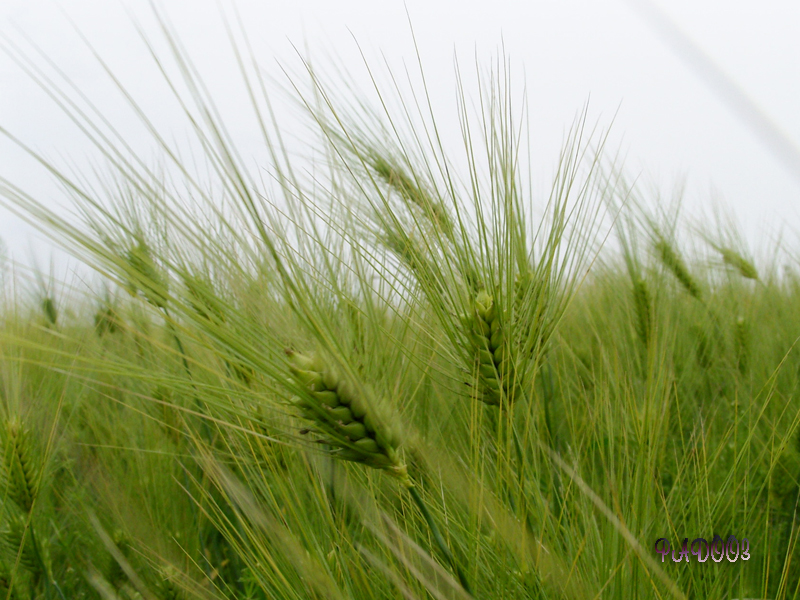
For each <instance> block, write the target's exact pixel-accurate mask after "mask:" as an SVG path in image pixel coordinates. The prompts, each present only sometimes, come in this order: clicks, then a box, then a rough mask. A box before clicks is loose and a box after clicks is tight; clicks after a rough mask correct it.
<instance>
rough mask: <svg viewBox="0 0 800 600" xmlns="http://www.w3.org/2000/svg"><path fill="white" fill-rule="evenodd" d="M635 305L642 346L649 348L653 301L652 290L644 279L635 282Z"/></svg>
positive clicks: (637, 279)
mask: <svg viewBox="0 0 800 600" xmlns="http://www.w3.org/2000/svg"><path fill="white" fill-rule="evenodd" d="M633 303H634V306H635V307H636V318H637V325H638V328H637V332H638V333H639V339H640V340H642V344H644V345H645V346H647V343H648V341H649V340H650V336H651V330H652V318H653V317H652V307H653V303H652V299H651V297H650V290H649V289H648V287H647V283H646V282H645V280H644V279H641V278H639V277H637V278H636V279H634V281H633Z"/></svg>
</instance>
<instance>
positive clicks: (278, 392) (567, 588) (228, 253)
mask: <svg viewBox="0 0 800 600" xmlns="http://www.w3.org/2000/svg"><path fill="white" fill-rule="evenodd" d="M167 35H168V34H167ZM238 51H239V52H240V53H239V54H237V56H238V57H239V59H240V61H241V62H240V64H239V65H238V67H239V68H241V72H242V78H243V80H244V81H245V83H246V87H247V90H248V92H249V93H250V94H251V100H252V107H253V114H254V119H255V120H254V123H255V124H256V125H257V131H258V133H259V135H261V136H262V137H263V145H264V148H266V149H267V150H268V153H269V156H270V160H269V162H268V164H259V165H257V166H253V165H252V164H251V161H250V160H249V159H248V158H247V157H243V156H241V155H240V154H239V152H238V151H237V145H236V140H235V139H234V138H233V137H232V136H231V135H230V134H229V132H228V131H227V130H226V127H225V116H224V115H220V114H218V113H217V111H216V110H215V105H214V102H213V98H211V97H209V96H208V95H207V93H206V88H205V87H204V85H203V82H202V81H200V79H199V78H198V76H197V74H196V72H195V70H194V69H193V67H192V63H191V60H190V57H187V56H185V55H184V54H183V53H182V51H181V48H180V45H179V44H177V43H176V44H174V45H173V53H172V54H171V55H170V56H162V57H160V58H159V60H162V61H164V62H165V63H166V62H169V63H170V64H171V65H172V66H173V67H177V69H178V72H179V73H180V75H179V76H178V77H179V79H178V80H175V84H176V85H175V86H174V88H173V90H174V93H175V94H176V96H177V98H178V99H180V100H181V102H182V103H183V107H184V109H185V117H186V122H185V129H186V131H187V132H188V133H189V134H190V135H192V136H194V140H195V142H196V143H197V145H198V146H197V147H199V148H201V149H202V153H201V155H200V156H196V157H191V158H189V157H187V156H185V155H183V154H181V152H180V151H178V150H177V149H176V148H175V146H173V142H172V141H171V138H170V136H169V135H167V134H164V135H162V134H161V133H160V132H159V131H158V129H157V128H155V127H154V128H153V129H152V130H151V133H152V150H151V151H150V152H148V153H146V154H141V153H137V152H136V151H135V150H134V149H133V148H132V147H130V146H128V145H126V143H125V139H124V138H123V137H122V136H118V135H117V133H118V132H117V130H116V129H114V124H113V123H112V122H108V121H106V120H104V119H103V118H102V117H101V116H100V115H99V114H98V113H95V112H93V111H91V110H85V109H84V108H81V106H82V105H81V104H80V102H81V101H85V97H82V96H81V94H80V90H78V89H76V88H71V87H70V86H69V85H68V84H66V83H63V82H62V81H59V80H55V79H51V78H48V77H46V76H45V75H44V73H43V72H41V71H39V70H38V68H37V64H40V63H37V62H36V60H37V59H34V58H31V57H29V56H26V55H24V54H19V55H17V56H18V60H19V63H20V64H21V65H22V66H23V68H25V69H26V70H27V72H28V73H29V74H30V75H31V77H33V78H34V79H35V80H37V81H38V82H39V84H40V85H41V86H42V87H43V88H44V89H45V90H46V91H48V92H49V93H51V94H52V96H53V98H54V99H55V101H56V102H57V103H58V104H59V105H60V106H61V108H62V109H63V111H64V114H65V117H66V118H67V119H69V120H71V121H72V122H73V123H74V124H76V125H78V126H79V127H80V128H81V129H82V131H83V132H84V134H85V135H86V136H87V137H88V139H89V140H91V141H92V143H93V144H94V146H95V149H96V153H97V161H98V165H103V166H102V168H98V169H97V171H96V172H94V173H74V172H72V171H71V170H70V169H68V168H66V167H63V166H61V165H59V164H58V163H56V162H53V161H51V160H50V159H48V158H47V157H44V156H40V155H38V154H37V151H36V150H35V149H34V148H29V147H27V146H26V145H25V140H15V141H16V143H17V144H18V148H19V151H20V152H27V153H29V154H30V155H32V156H33V157H34V158H36V159H37V160H40V162H41V164H42V166H43V167H44V168H45V169H46V170H47V171H48V172H49V175H50V177H52V178H54V179H55V180H56V181H57V182H58V183H59V184H60V187H61V189H62V191H63V195H64V198H65V199H67V200H69V202H70V203H71V206H72V207H73V208H74V210H73V211H72V216H71V217H65V216H64V214H62V213H60V212H56V211H55V210H54V209H52V208H50V207H49V205H48V204H47V202H46V201H45V200H46V199H44V198H37V197H35V195H32V194H30V193H29V192H28V191H27V190H26V189H25V187H24V186H21V185H20V184H19V183H18V182H12V181H6V180H4V181H0V198H2V203H3V206H5V207H7V208H9V209H11V210H12V211H14V212H15V213H16V214H18V215H20V216H22V217H23V218H25V219H27V220H28V221H29V222H31V223H33V224H34V225H36V226H37V227H39V228H40V229H41V230H42V231H44V232H45V233H46V234H47V235H48V236H50V237H51V238H52V239H53V240H55V241H56V242H58V243H59V244H60V245H62V246H63V247H64V248H65V249H66V250H67V251H69V252H70V253H72V255H73V256H75V257H76V258H77V259H78V260H80V261H82V262H83V263H85V264H86V265H89V266H90V267H91V268H92V269H93V273H94V274H93V275H92V276H91V277H89V278H75V277H72V278H71V277H68V276H65V277H54V276H52V275H48V274H47V273H45V272H31V271H28V270H25V269H22V268H19V269H8V270H6V277H5V279H4V285H5V289H4V302H3V305H2V311H1V312H0V320H1V321H2V325H1V326H0V434H1V437H0V439H1V440H2V463H0V464H1V465H2V470H0V473H1V475H0V490H2V494H1V495H0V498H1V500H0V502H1V505H0V523H2V527H1V530H0V542H1V543H0V594H2V597H3V598H7V599H13V598H17V599H23V598H24V599H29V598H30V599H32V598H48V599H63V600H66V599H79V598H101V599H112V598H125V599H128V598H130V599H133V598H137V599H138V598H142V599H147V600H150V599H159V600H162V599H163V600H167V599H177V598H187V599H188V598H203V599H205V598H208V599H222V598H230V599H234V598H235V599H298V600H299V599H309V598H313V599H322V598H330V599H351V598H352V599H398V600H399V599H406V600H414V599H419V600H424V599H427V598H432V599H436V600H440V599H468V598H476V599H490V598H492V599H516V598H536V599H539V598H541V599H545V598H547V599H586V600H591V599H601V598H602V599H620V600H621V599H626V600H627V599H633V598H715V599H716V598H718V599H734V598H739V599H743V598H770V599H778V598H780V599H784V598H796V597H798V593H800V551H798V544H797V542H798V534H799V533H800V527H799V525H800V523H799V522H798V519H797V517H798V515H797V512H798V511H797V509H798V501H800V486H799V485H798V477H800V432H798V424H800V395H799V394H798V385H800V356H798V350H797V349H796V348H795V345H796V344H797V340H798V336H800V272H799V271H798V270H797V258H796V256H795V255H793V254H792V252H791V251H790V250H789V249H787V248H785V247H783V246H781V245H779V244H778V245H776V247H775V248H774V249H773V250H772V251H770V252H768V253H766V254H765V255H764V256H760V257H759V259H758V260H756V256H755V254H754V252H753V250H751V249H748V248H747V247H746V244H745V242H744V241H743V236H742V235H741V233H740V232H739V230H738V229H737V226H736V224H735V223H733V222H732V221H731V220H729V219H727V218H726V217H725V214H726V213H725V212H724V210H723V211H720V212H719V213H717V214H716V216H715V217H709V218H707V219H705V220H702V221H698V220H695V219H691V218H689V217H687V216H686V215H685V214H684V213H683V212H682V211H681V204H680V197H679V196H676V199H675V200H670V201H666V200H664V197H663V196H662V195H660V194H658V193H656V192H653V191H652V190H648V189H647V188H646V186H643V185H641V184H640V183H639V182H637V181H634V180H632V179H631V178H630V176H629V175H628V174H626V170H625V166H624V164H621V161H619V160H617V157H616V155H615V153H614V152H612V151H610V149H608V148H607V147H606V144H605V142H606V139H607V138H606V130H604V129H603V128H602V127H600V126H596V125H595V124H594V123H593V122H592V121H591V120H590V119H589V117H588V112H587V111H586V110H583V111H581V112H579V113H578V116H577V118H576V120H575V122H574V124H573V125H572V127H571V129H570V130H569V131H568V132H567V134H566V136H565V140H564V147H563V151H562V153H561V155H560V156H559V157H557V159H558V160H557V162H556V165H557V168H556V170H555V172H554V173H553V176H552V178H551V180H550V181H548V182H545V184H546V188H547V189H548V193H547V194H545V195H544V196H542V195H541V194H537V193H536V191H535V190H536V188H537V185H539V184H540V183H541V182H536V185H535V184H534V183H533V182H532V181H531V165H530V164H529V160H528V159H529V155H528V152H527V150H526V148H527V145H528V144H529V142H530V141H529V140H528V138H527V133H526V129H525V126H524V123H525V117H524V106H525V102H524V98H522V99H519V98H516V97H514V95H513V94H512V93H511V90H512V85H511V83H510V82H509V80H508V79H507V78H506V77H505V75H504V73H505V71H504V69H503V62H502V60H501V61H500V62H499V63H498V62H497V61H496V62H495V63H490V64H494V65H495V67H494V68H484V67H482V66H478V67H477V69H478V73H479V75H480V76H479V77H478V80H479V81H480V82H481V84H480V86H479V88H478V89H476V90H470V89H467V88H466V86H460V87H459V88H458V90H456V95H455V97H456V101H455V102H454V106H453V110H454V111H455V113H456V114H457V116H458V122H459V124H460V134H461V138H460V139H457V140H455V147H456V148H458V152H456V153H453V152H450V151H449V149H450V148H452V147H453V144H454V140H449V139H448V140H445V139H442V137H441V134H440V130H439V129H438V128H437V117H436V115H434V114H432V113H431V112H430V111H429V110H428V106H427V105H426V103H425V90H424V89H415V90H414V92H415V94H414V95H403V94H402V93H401V92H400V91H399V88H393V87H392V86H388V87H383V88H381V87H379V90H378V95H377V97H378V98H379V99H380V100H381V101H382V100H385V102H381V101H377V102H374V103H369V102H367V101H366V100H364V101H362V96H360V95H359V92H358V91H357V90H354V89H352V88H351V87H349V86H347V85H344V84H342V82H339V81H337V79H336V76H334V75H330V74H327V75H326V76H322V75H320V74H319V73H318V72H317V71H316V70H315V69H314V68H313V66H312V64H311V63H306V70H305V72H303V73H301V74H294V75H293V76H292V78H291V80H290V81H291V83H290V84H289V85H285V88H284V90H283V92H282V93H285V94H288V95H289V97H290V98H291V99H292V101H293V102H294V106H295V108H296V109H297V110H299V111H300V112H302V113H303V114H304V115H305V118H306V123H307V125H308V129H307V136H308V137H307V139H306V140H304V143H305V144H307V145H308V148H309V149H308V152H307V154H306V155H305V156H297V154H296V153H294V152H292V151H290V150H288V149H287V147H288V146H287V141H286V139H285V138H284V137H283V133H282V131H281V130H280V127H279V120H278V119H276V118H274V115H273V113H272V112H271V109H272V104H271V102H270V94H272V93H273V92H272V89H271V87H270V86H271V82H269V81H265V80H264V79H263V78H261V77H260V76H259V74H258V73H259V72H258V71H257V70H254V69H251V68H250V66H249V64H250V63H249V61H250V57H249V56H248V54H247V48H246V46H242V47H238ZM498 64H499V68H498ZM170 72H172V71H170ZM173 77H174V76H173ZM377 81H378V79H377V78H376V86H378V85H379V84H378V83H377ZM390 81H391V79H390ZM373 91H374V90H373ZM140 117H141V119H142V120H143V122H144V123H147V120H146V119H147V116H146V115H145V114H141V115H140ZM0 131H1V132H2V133H3V135H5V136H6V137H9V136H10V135H11V134H10V133H8V132H7V131H6V130H4V129H3V130H0ZM154 155H156V156H157V157H158V158H157V160H155V161H154V160H153V156H154ZM24 290H28V292H30V290H34V292H32V293H27V292H26V293H23V291H24ZM717 536H718V537H719V538H720V542H721V543H723V546H722V547H723V550H724V551H725V552H724V553H723V554H724V559H723V558H721V557H722V556H723V555H721V554H719V555H712V557H711V558H713V560H708V553H706V554H705V557H706V558H705V560H703V553H704V552H706V550H705V549H703V545H702V543H700V542H697V539H698V538H703V539H704V540H705V541H706V546H708V545H713V543H714V540H715V539H716V537H717ZM731 536H734V537H735V541H736V545H735V555H734V545H733V543H732V541H731V540H732V538H731ZM665 540H666V541H665ZM684 540H687V541H688V542H689V545H688V546H686V545H685V544H686V542H684ZM745 540H746V542H745ZM694 542H697V544H696V546H697V550H698V551H697V552H695V543H694ZM667 544H669V547H670V551H669V552H667V551H665V548H666V545H667ZM745 544H746V549H745ZM714 548H715V549H717V550H718V547H717V546H716V545H715V546H714ZM676 551H677V552H676ZM745 557H746V558H745ZM717 558H719V560H717Z"/></svg>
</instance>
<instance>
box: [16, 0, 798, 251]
mask: <svg viewBox="0 0 800 600" xmlns="http://www.w3.org/2000/svg"><path fill="white" fill-rule="evenodd" d="M156 4H157V6H158V7H159V10H161V11H163V14H164V15H165V16H166V17H167V18H168V19H169V21H170V23H171V25H172V27H173V28H174V30H175V32H176V33H177V35H178V37H179V38H180V40H181V42H182V43H183V44H184V46H185V50H186V52H187V54H188V55H189V56H191V57H192V59H193V61H194V63H195V66H196V67H197V68H198V70H199V71H200V72H201V74H202V76H203V78H204V80H205V82H206V83H207V85H208V88H209V91H210V93H211V96H212V97H213V98H214V100H215V102H216V104H217V107H218V109H219V111H220V113H221V114H222V115H223V118H224V119H225V121H226V123H227V125H228V127H229V128H230V131H231V134H232V136H233V138H234V140H235V141H236V144H237V147H238V148H239V150H240V152H241V154H242V156H244V157H248V158H252V161H253V165H255V168H256V169H258V168H259V165H261V164H265V161H266V151H265V148H264V147H263V142H262V139H261V138H260V136H259V135H258V133H257V132H255V131H254V130H253V126H252V119H251V118H250V116H249V115H250V113H249V112H248V101H247V98H246V95H245V93H244V87H243V86H242V84H241V79H240V77H239V72H238V69H237V66H236V61H235V57H234V54H233V53H232V51H231V43H230V39H229V34H228V32H227V31H226V23H230V24H232V25H231V27H232V28H233V30H234V31H235V33H233V37H234V38H235V39H236V40H237V41H239V42H241V41H242V39H243V37H242V36H241V34H240V33H236V32H238V30H239V27H240V26H241V28H242V29H243V30H244V31H245V32H246V34H247V36H248V38H249V42H250V44H251V45H252V51H253V54H254V56H255V57H256V58H257V60H258V61H259V63H260V66H261V68H262V71H263V73H264V75H265V77H266V78H267V80H268V83H269V84H270V85H271V86H272V85H274V89H275V90H276V93H275V95H274V101H275V103H276V106H278V107H279V108H280V107H284V108H286V112H285V113H281V114H286V115H291V114H292V108H291V106H290V103H289V102H288V101H287V100H286V96H285V94H283V93H280V92H277V90H278V89H279V87H287V84H288V79H287V73H288V76H289V77H292V78H294V79H295V80H302V78H303V75H302V64H301V62H300V61H299V58H298V57H299V56H300V55H302V56H305V57H310V59H311V60H312V61H313V63H314V65H315V68H316V69H317V70H318V71H319V72H320V73H322V74H323V75H324V76H325V77H326V78H327V79H328V80H329V81H336V80H337V77H338V75H337V71H336V69H338V68H343V69H346V70H347V71H348V73H349V74H350V78H349V79H348V80H347V85H353V86H355V87H356V88H357V89H363V90H365V92H364V95H365V96H369V93H370V92H371V89H370V85H371V84H370V80H369V72H368V70H367V68H366V67H365V62H366V63H368V64H369V65H370V66H371V67H372V68H373V69H375V70H376V71H379V72H380V73H382V74H383V80H384V81H386V80H387V77H386V76H385V73H386V71H385V68H384V64H386V65H388V66H389V67H390V68H391V69H392V72H394V73H395V74H397V75H398V76H399V77H400V78H401V79H402V76H403V74H404V72H405V70H406V69H408V71H409V72H410V73H412V74H413V73H417V72H418V71H419V66H420V65H421V66H422V68H423V70H424V73H425V77H426V81H427V86H428V93H429V95H430V97H431V100H432V104H433V108H434V111H435V113H436V116H437V120H439V122H440V123H441V125H442V132H443V135H444V137H445V140H446V143H447V144H448V145H451V146H452V148H453V151H454V152H456V153H457V152H458V150H459V148H460V147H461V146H460V144H461V140H460V135H459V132H458V122H457V119H456V83H457V79H456V75H455V71H456V65H458V67H459V68H460V69H461V71H462V72H464V73H466V74H467V76H466V77H465V87H466V88H467V92H468V93H473V92H474V90H475V89H477V88H476V85H477V84H476V83H475V81H474V73H475V65H476V64H477V65H479V66H480V67H481V68H483V69H486V70H488V69H489V68H491V67H492V65H493V64H494V65H497V63H498V61H499V62H500V64H502V61H503V56H505V58H506V59H507V60H508V61H509V63H510V65H511V66H510V70H511V76H512V79H513V81H514V82H515V86H516V89H517V91H518V92H519V94H520V97H521V92H522V90H523V89H524V90H525V91H526V93H527V103H528V105H527V111H528V119H529V123H528V125H529V128H530V132H531V138H532V148H531V163H532V174H533V181H534V188H536V189H540V190H541V193H542V195H543V196H544V197H546V191H547V188H548V187H549V183H550V179H551V177H552V174H553V173H554V171H555V165H556V161H557V159H558V153H559V150H560V148H561V145H562V142H563V139H564V135H565V131H566V129H567V128H568V127H569V126H570V125H572V124H573V122H574V121H575V118H576V116H577V115H578V114H579V113H580V111H581V109H582V108H583V107H584V106H585V105H587V103H588V120H589V123H590V124H592V125H593V124H595V123H596V124H598V125H599V126H600V127H610V135H609V138H608V142H607V148H608V149H609V151H610V152H611V154H618V155H619V157H620V160H622V161H623V163H624V166H625V169H626V172H627V174H628V177H629V178H630V179H637V180H638V181H639V182H641V184H642V185H643V186H644V189H646V190H653V194H655V193H656V192H657V193H658V194H660V195H663V196H664V198H670V197H672V196H673V195H674V194H675V193H676V190H683V192H682V193H683V198H684V200H683V201H684V207H685V210H686V212H687V214H689V215H692V216H693V217H694V218H697V219H702V218H703V214H704V213H707V212H708V211H710V210H711V209H712V208H713V206H714V205H715V203H716V204H718V205H721V206H723V207H725V208H726V209H727V210H730V211H731V214H732V215H733V216H734V217H735V218H736V220H737V221H738V222H739V224H740V225H741V228H742V230H743V232H744V234H745V236H746V239H747V241H748V243H749V246H750V249H751V251H753V252H754V253H755V254H756V255H758V254H761V253H763V252H769V248H770V246H773V245H774V244H776V243H777V242H778V240H779V239H783V240H784V241H785V242H787V243H792V244H794V243H796V242H795V240H796V238H797V234H798V232H800V210H798V206H800V203H798V200H800V159H798V156H800V154H798V150H797V147H798V145H800V111H798V110H797V107H798V106H800V3H798V2H790V1H777V0H775V1H764V2H760V3H752V2H745V1H739V0H727V1H725V2H722V1H717V0H714V1H711V0H691V1H689V0H672V1H671V2H669V3H667V2H664V1H663V0H661V1H660V2H654V3H650V2H640V1H638V0H630V1H628V0H591V1H590V0H550V1H547V0H545V1H534V2H511V1H495V2H491V3H490V2H486V1H483V2H471V1H466V0H460V1H458V2H455V1H452V2H451V1H445V0H406V1H405V2H401V1H394V0H381V1H375V0H372V1H366V0H337V1H334V2H331V1H330V0H325V1H322V0H295V1H293V2H271V1H264V0H258V1H255V0H239V1H238V2H235V3H234V2H231V1H228V0H223V1H222V2H218V1H217V0H157V2H156ZM237 20H238V21H239V22H240V25H237ZM140 31H141V32H143V34H144V35H145V36H147V37H149V38H150V39H151V42H152V44H153V47H154V49H155V51H156V54H157V55H159V56H166V55H167V54H168V48H167V46H166V44H165V42H164V39H163V37H162V36H160V35H159V33H158V24H157V22H156V20H155V19H154V17H153V10H152V7H151V6H150V3H149V2H146V1H144V0H136V1H134V0H120V1H119V2H107V1H101V0H62V1H57V0H3V1H2V2H0V39H2V40H3V46H4V47H5V48H6V49H7V50H8V49H9V48H18V49H21V50H22V52H23V53H25V54H26V55H28V56H32V57H34V62H35V63H36V64H39V65H45V64H46V63H47V61H53V64H54V65H55V66H57V67H58V68H59V69H61V70H62V71H63V73H64V75H65V76H66V78H68V80H69V81H70V82H72V83H74V84H75V86H76V90H77V91H79V92H80V93H82V94H85V95H86V97H87V98H89V99H90V100H91V102H92V103H93V104H94V105H95V106H96V107H97V108H98V109H99V110H100V111H101V112H102V113H103V114H104V115H105V116H106V117H107V118H108V119H109V120H110V121H111V122H112V123H113V124H114V125H115V127H117V128H118V129H119V130H120V132H121V133H122V134H123V135H124V136H125V138H126V140H127V141H128V142H129V143H130V144H131V146H132V147H133V148H135V149H136V150H137V151H138V152H140V153H141V155H142V156H144V157H145V158H146V157H148V156H151V155H152V156H153V157H154V159H155V157H156V154H157V153H156V150H155V144H154V143H153V141H152V138H151V137H150V136H149V135H148V133H147V132H146V130H145V128H144V127H143V126H142V125H141V123H140V121H138V120H137V118H136V117H135V115H134V114H133V112H132V111H131V109H130V107H129V106H128V105H127V103H126V101H125V99H124V98H123V97H122V95H121V94H120V93H119V90H117V89H116V88H115V86H114V84H113V82H112V81H111V80H110V79H109V77H108V75H107V74H106V73H105V72H104V68H103V65H101V64H100V62H99V61H98V58H97V57H100V58H101V59H102V61H104V64H105V66H107V68H108V69H109V70H110V71H111V72H113V73H114V75H115V76H116V77H118V79H119V82H120V84H121V85H123V86H125V88H127V89H128V90H129V91H130V92H131V94H132V96H133V97H134V99H135V100H136V101H137V102H138V103H139V104H140V105H141V107H142V108H143V109H144V111H145V112H146V113H147V115H148V117H149V118H151V119H152V121H153V123H154V125H155V126H156V127H157V128H158V130H159V131H160V132H161V133H162V134H163V135H165V137H167V138H171V139H176V140H181V139H185V138H188V137H189V133H188V126H187V123H186V121H185V120H184V119H182V117H181V113H180V107H179V106H178V105H177V103H176V102H175V101H174V100H173V99H171V98H170V95H169V90H168V88H167V86H166V85H165V83H164V79H163V77H162V76H161V75H160V74H159V72H158V68H157V65H156V63H155V62H154V60H153V59H152V57H151V55H150V53H149V51H148V48H147V46H146V44H145V43H144V42H143V39H142V33H140ZM93 52H94V53H96V56H95V55H94V54H93ZM37 53H39V54H37ZM170 72H171V73H172V75H175V74H176V73H177V72H176V71H174V70H172V71H170ZM412 77H413V75H412ZM343 85H344V83H343ZM371 101H374V98H373V99H372V100H371ZM520 107H521V104H520ZM294 112H295V113H297V112H299V111H297V110H295V111H294ZM281 126H282V127H283V128H284V131H285V132H286V133H287V135H288V136H289V140H290V145H291V147H292V148H293V149H294V150H296V151H298V152H301V153H302V151H303V149H304V147H305V146H304V135H305V134H306V131H305V129H304V125H303V122H302V119H299V118H298V119H297V120H296V121H295V120H292V119H291V118H286V119H282V121H281ZM0 128H3V129H5V130H7V132H8V133H9V134H11V135H13V136H14V137H16V138H17V139H18V140H19V141H21V142H22V143H24V144H26V145H28V146H30V147H31V148H32V149H34V150H36V151H37V152H40V153H41V154H43V155H44V156H45V157H46V158H47V159H48V160H51V161H54V162H55V163H57V164H59V165H61V166H65V167H67V168H68V169H71V170H74V171H76V172H82V173H86V172H88V171H89V170H91V169H99V170H102V169H104V163H103V159H102V157H100V156H98V153H97V151H96V150H95V149H93V147H92V146H91V144H89V143H88V142H87V140H86V139H85V137H84V136H83V135H82V134H81V133H80V131H79V130H78V129H77V128H76V127H75V126H74V125H72V124H70V122H69V121H68V119H67V118H66V117H65V116H64V115H63V113H61V112H60V110H59V108H58V106H57V104H56V103H54V102H53V100H52V99H51V98H49V97H48V96H47V95H46V94H45V93H44V92H43V91H42V90H41V89H40V88H39V87H37V85H36V84H35V83H34V82H33V81H32V80H31V78H30V76H29V75H28V74H26V73H25V72H24V71H23V70H22V69H21V68H20V67H19V65H18V64H15V62H14V61H13V60H11V58H10V57H9V56H8V54H7V53H6V52H0ZM0 177H1V178H4V179H6V180H8V181H10V182H13V183H14V184H16V185H18V186H19V187H21V188H23V189H24V190H26V191H27V192H29V193H31V194H32V195H34V196H35V197H37V198H39V199H42V200H44V201H46V202H47V203H52V205H53V206H61V207H62V208H61V210H64V211H65V213H64V214H65V215H66V214H67V211H69V204H68V202H66V201H65V200H64V194H63V192H62V191H61V190H60V189H59V187H58V186H56V185H55V184H54V183H53V182H52V180H50V179H49V178H48V177H47V174H46V172H44V171H43V169H42V168H41V167H40V166H38V165H37V164H36V162H35V161H34V160H33V159H32V158H31V157H30V156H28V155H26V153H25V152H24V151H23V150H22V149H20V147H19V146H18V145H16V144H15V143H12V142H11V141H10V140H9V139H8V138H7V137H0ZM0 239H2V240H3V243H4V246H5V249H6V250H5V252H6V255H7V257H8V258H9V259H11V260H13V261H18V262H20V263H26V264H29V263H30V262H31V261H32V260H34V259H35V261H40V262H42V265H41V266H46V263H47V262H48V261H50V260H51V257H55V258H53V260H54V261H55V262H56V264H68V261H67V262H64V258H63V255H61V254H60V253H54V251H53V249H52V248H53V246H52V245H51V244H50V243H49V242H48V241H46V240H45V239H44V237H43V236H42V235H41V234H38V233H37V232H36V231H35V230H34V229H33V228H32V227H30V226H28V225H26V224H24V223H23V222H22V221H21V220H20V219H19V218H18V217H16V216H14V215H12V214H11V213H9V212H8V211H7V210H6V209H3V208H0Z"/></svg>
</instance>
